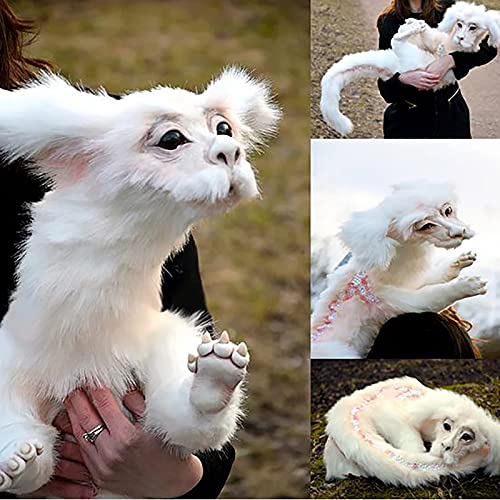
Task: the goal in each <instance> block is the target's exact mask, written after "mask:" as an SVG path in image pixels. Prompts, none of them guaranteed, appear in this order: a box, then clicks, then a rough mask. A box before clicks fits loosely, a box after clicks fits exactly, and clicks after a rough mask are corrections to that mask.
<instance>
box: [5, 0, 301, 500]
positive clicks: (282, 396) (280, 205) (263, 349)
mask: <svg viewBox="0 0 500 500" xmlns="http://www.w3.org/2000/svg"><path fill="white" fill-rule="evenodd" d="M11 4H12V5H13V7H14V9H15V11H16V13H17V14H18V15H21V16H24V17H29V18H32V19H33V20H35V22H36V24H37V26H38V28H39V30H40V34H39V38H38V40H37V41H36V42H35V43H34V44H33V45H32V46H31V47H30V48H29V49H28V53H30V54H32V55H36V56H38V57H43V58H46V59H48V60H50V61H52V62H53V63H54V64H55V65H56V67H57V68H59V69H60V71H61V72H62V73H63V74H64V75H65V76H67V77H68V78H69V79H70V80H71V81H73V82H80V81H81V82H82V83H83V84H84V85H85V86H87V87H98V86H101V85H102V86H104V87H105V88H106V89H107V90H108V92H110V93H120V92H123V91H125V90H131V89H145V88H148V87H151V86H154V85H157V84H168V85H172V86H183V87H186V88H188V89H192V90H194V89H196V88H198V89H202V88H203V86H204V85H205V84H206V83H207V82H208V81H209V80H210V79H211V78H212V77H213V76H215V75H217V74H218V72H219V71H220V70H221V68H222V67H224V66H226V65H228V64H241V65H244V66H246V67H247V68H249V69H252V70H255V74H256V75H262V76H264V77H266V78H267V79H268V80H269V81H270V82H271V83H272V86H273V89H274V91H275V93H276V95H277V98H278V101H279V103H280V105H281V106H282V107H283V112H284V119H283V121H282V123H281V127H280V133H279V136H278V138H277V139H275V140H274V141H272V142H271V144H270V147H269V148H268V149H266V150H265V152H264V154H263V155H262V156H260V157H256V158H255V159H254V162H253V163H254V165H255V166H256V167H257V169H258V170H259V172H260V174H259V181H260V186H261V188H262V192H263V196H264V199H263V201H259V202H253V203H251V204H248V205H246V206H241V207H239V208H238V209H237V210H235V211H234V212H233V213H231V214H229V215H227V216H226V217H224V218H220V219H218V220H213V221H208V222H205V223H203V224H202V225H200V226H199V227H198V228H196V229H195V231H194V234H195V238H196V240H197V243H198V248H199V252H200V259H201V271H202V276H203V281H204V285H205V291H206V295H207V299H208V305H209V309H210V310H211V312H212V314H213V316H214V318H215V319H216V321H217V326H218V327H219V328H225V329H228V330H229V332H230V334H231V335H232V336H234V337H235V338H236V339H238V340H245V341H247V343H248V344H249V347H250V350H251V354H252V362H251V368H250V378H249V386H248V400H247V404H246V406H247V413H248V417H247V419H246V422H245V425H244V429H243V430H242V431H240V433H239V434H238V439H237V441H236V442H235V443H234V444H235V447H236V449H237V460H236V463H235V466H234V468H233V472H232V475H231V477H230V480H229V483H228V484H227V486H226V488H225V490H224V492H223V496H224V497H226V498H227V497H232V498H245V497H253V498H258V497H267V498H271V497H282V498H286V497H299V498H305V497H306V496H308V493H309V490H308V482H309V469H308V460H307V458H308V457H307V450H309V426H308V417H309V360H308V358H309V356H308V351H309V339H308V335H307V334H306V332H307V331H308V328H309V327H308V324H309V320H308V316H309V314H308V295H307V290H308V287H309V245H308V234H309V156H308V152H309V136H310V133H309V116H308V109H309V1H308V0H294V1H293V2H282V1H280V0H275V1H264V0H168V1H161V0H141V1H140V2H139V1H132V0H120V1H118V0H80V1H64V0H52V1H44V0H36V1H34V0H31V1H29V0H20V1H12V2H11Z"/></svg>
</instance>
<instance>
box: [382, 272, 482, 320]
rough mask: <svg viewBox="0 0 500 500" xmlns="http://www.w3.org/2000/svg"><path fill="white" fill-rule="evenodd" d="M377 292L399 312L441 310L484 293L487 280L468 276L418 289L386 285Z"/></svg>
mask: <svg viewBox="0 0 500 500" xmlns="http://www.w3.org/2000/svg"><path fill="white" fill-rule="evenodd" d="M377 293H378V296H379V297H380V299H382V301H383V302H385V303H387V304H390V305H391V306H392V307H393V308H395V309H396V310H398V312H399V313H404V312H427V311H429V312H440V311H442V310H443V309H446V308H448V307H450V306H451V305H453V304H454V303H455V302H457V301H458V300H461V299H465V298H467V297H474V296H476V295H484V294H485V293H486V281H484V280H482V279H481V278H479V277H477V276H470V277H469V276H468V277H465V278H459V279H456V280H453V281H450V282H448V283H441V284H437V285H429V286H424V287H422V288H419V289H417V290H408V289H403V288H397V287H392V286H384V287H381V288H380V289H379V290H378V291H377Z"/></svg>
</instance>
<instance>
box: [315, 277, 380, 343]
mask: <svg viewBox="0 0 500 500" xmlns="http://www.w3.org/2000/svg"><path fill="white" fill-rule="evenodd" d="M355 296H357V297H359V299H360V300H361V302H364V303H365V304H380V299H379V298H378V297H377V296H376V295H375V294H374V293H373V292H372V290H371V288H370V284H369V282H368V274H367V273H366V272H365V271H361V272H359V273H356V274H355V275H354V277H353V278H352V280H351V281H350V282H349V283H348V284H347V285H346V287H345V288H344V289H343V290H342V291H340V292H339V293H338V294H337V296H336V297H335V298H334V299H333V300H332V301H331V302H330V304H329V305H328V309H329V313H328V315H327V316H326V317H325V318H324V320H323V321H322V322H321V323H320V324H319V325H317V326H315V327H314V329H313V331H312V333H311V338H312V340H313V342H314V341H317V340H318V339H319V338H320V337H321V336H322V335H323V334H324V333H325V330H326V329H327V328H328V327H329V326H330V325H331V324H332V323H333V322H334V321H335V319H336V318H337V314H338V310H339V308H340V307H341V306H342V304H344V303H345V302H347V301H349V300H351V299H352V298H353V297H355Z"/></svg>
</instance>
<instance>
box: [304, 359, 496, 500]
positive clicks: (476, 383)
mask: <svg viewBox="0 0 500 500" xmlns="http://www.w3.org/2000/svg"><path fill="white" fill-rule="evenodd" d="M403 375H409V376H414V377H417V378H418V379H419V380H420V381H421V382H422V383H424V384H426V385H429V386H431V387H443V388H445V389H450V390H453V391H456V392H459V393H462V394H466V395H468V396H469V397H471V398H472V399H473V400H474V401H475V402H476V403H477V404H478V405H480V406H482V407H483V408H486V409H487V410H489V411H490V412H491V413H492V414H493V415H497V416H498V415H500V364H499V363H498V362H497V361H496V360H492V361H485V360H483V361H476V360H474V361H465V360H461V361H455V360H444V361H443V360H422V361H413V360H405V361H382V360H381V361H372V360H370V361H367V360H365V361H361V362H360V361H336V362H331V361H330V362H314V363H313V367H312V387H313V389H312V410H311V436H312V437H311V439H312V447H311V497H312V498H497V497H498V478H490V477H485V476H484V475H481V473H477V474H472V475H469V476H467V477H465V478H461V479H454V478H445V479H443V480H442V481H441V482H440V483H439V484H437V485H434V486H430V487H426V488H415V489H410V488H403V487H393V486H387V485H385V484H384V483H382V481H379V480H377V479H374V478H369V479H367V478H358V477H349V478H347V479H344V480H342V481H333V482H330V483H327V482H325V468H324V466H323V460H322V454H323V448H324V443H325V441H326V436H325V422H324V416H325V413H326V412H327V411H328V410H329V409H330V407H331V406H332V405H333V404H334V403H335V402H336V401H338V399H339V398H341V397H342V396H344V395H347V394H350V393H352V392H353V391H354V390H356V389H360V388H362V387H364V386H366V385H368V384H371V383H375V382H377V381H379V380H385V379H387V378H390V377H399V376H403ZM333 377H335V378H333ZM333 381H335V382H333Z"/></svg>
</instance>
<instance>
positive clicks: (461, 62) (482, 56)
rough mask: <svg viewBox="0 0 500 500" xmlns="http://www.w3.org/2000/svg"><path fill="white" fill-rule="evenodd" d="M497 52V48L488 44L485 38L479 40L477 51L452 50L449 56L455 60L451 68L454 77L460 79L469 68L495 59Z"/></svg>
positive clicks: (465, 74)
mask: <svg viewBox="0 0 500 500" xmlns="http://www.w3.org/2000/svg"><path fill="white" fill-rule="evenodd" d="M497 52H498V51H497V49H496V48H495V47H492V46H491V45H489V44H488V40H486V39H485V40H483V41H482V42H481V45H480V48H479V50H478V51H477V52H452V54H451V56H452V57H453V59H454V61H455V68H454V69H453V73H454V74H455V78H456V79H457V80H461V79H462V78H464V77H465V76H467V75H468V73H469V71H470V70H471V69H473V68H477V67H478V66H483V65H484V64H488V63H489V62H490V61H492V60H493V59H495V57H496V55H497Z"/></svg>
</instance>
